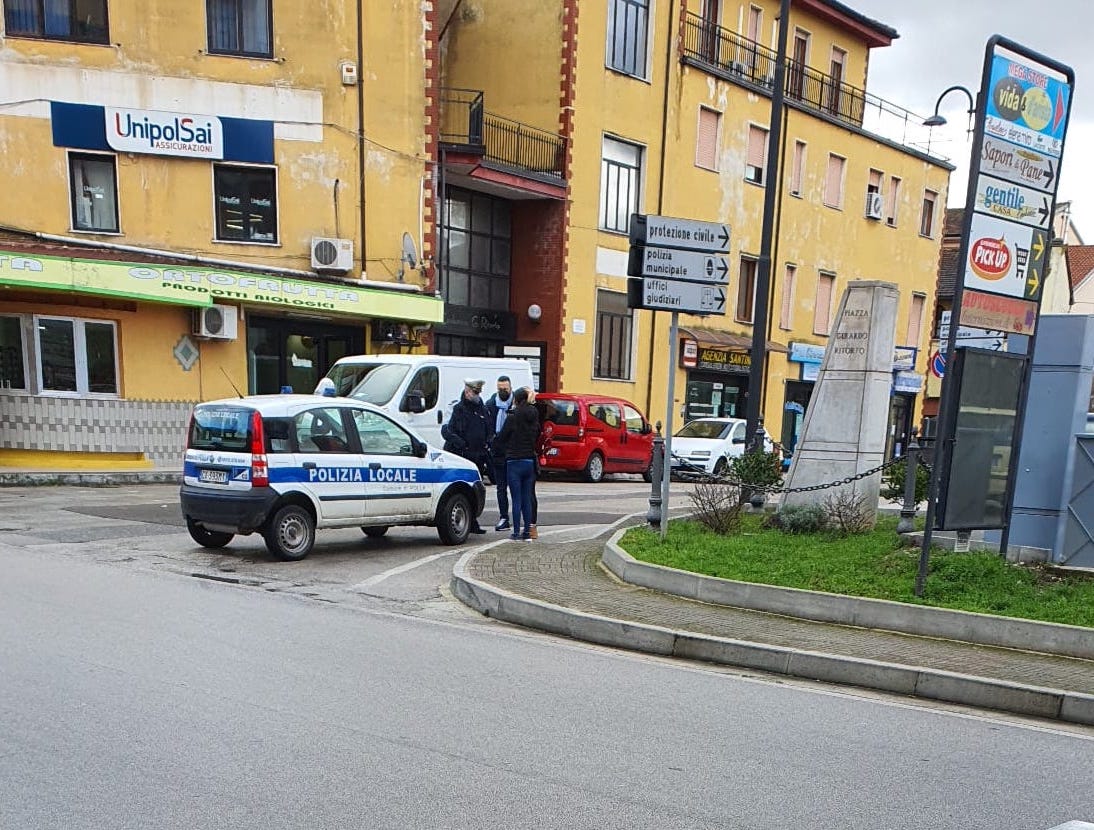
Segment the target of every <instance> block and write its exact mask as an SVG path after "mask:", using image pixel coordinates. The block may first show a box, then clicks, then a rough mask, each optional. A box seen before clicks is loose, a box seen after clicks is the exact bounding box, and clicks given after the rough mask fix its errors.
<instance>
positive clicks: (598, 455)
mask: <svg viewBox="0 0 1094 830" xmlns="http://www.w3.org/2000/svg"><path fill="white" fill-rule="evenodd" d="M536 406H537V407H538V408H539V409H540V412H541V413H542V415H543V417H545V418H546V419H547V420H548V421H550V422H551V423H552V425H553V426H554V433H553V434H552V436H551V448H550V450H548V452H547V455H546V461H545V462H544V464H543V469H544V470H546V471H548V472H562V471H567V472H582V473H584V474H585V478H586V480H588V481H593V482H596V481H600V480H601V479H603V478H604V474H605V473H641V474H642V477H643V478H645V479H646V481H649V480H650V467H651V462H652V458H653V428H652V427H651V426H650V424H649V421H647V420H646V418H645V416H643V415H642V413H641V412H639V411H638V407H636V406H635V405H634V404H632V403H630V402H629V401H625V400H623V399H622V398H612V397H608V396H604V395H564V394H561V393H556V392H544V393H542V394H538V395H536Z"/></svg>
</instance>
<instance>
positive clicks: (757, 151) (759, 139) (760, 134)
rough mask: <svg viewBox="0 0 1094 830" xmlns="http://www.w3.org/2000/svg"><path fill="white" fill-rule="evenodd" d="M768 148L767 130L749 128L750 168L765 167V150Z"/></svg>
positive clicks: (748, 162)
mask: <svg viewBox="0 0 1094 830" xmlns="http://www.w3.org/2000/svg"><path fill="white" fill-rule="evenodd" d="M766 146H767V130H765V129H762V128H760V127H752V126H750V127H749V128H748V161H747V164H748V166H749V167H759V168H761V169H763V166H764V149H765V148H766Z"/></svg>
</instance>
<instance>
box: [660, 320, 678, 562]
mask: <svg viewBox="0 0 1094 830" xmlns="http://www.w3.org/2000/svg"><path fill="white" fill-rule="evenodd" d="M679 340H680V315H679V314H677V313H676V312H675V311H674V312H672V322H671V323H670V324H669V391H668V403H667V404H666V405H665V463H664V464H663V465H662V466H663V468H664V469H663V470H662V472H661V539H662V540H664V538H665V536H667V535H668V532H669V481H670V479H671V478H672V410H673V409H674V408H675V406H676V404H675V402H674V399H675V397H676V351H677V349H679V348H680V343H679Z"/></svg>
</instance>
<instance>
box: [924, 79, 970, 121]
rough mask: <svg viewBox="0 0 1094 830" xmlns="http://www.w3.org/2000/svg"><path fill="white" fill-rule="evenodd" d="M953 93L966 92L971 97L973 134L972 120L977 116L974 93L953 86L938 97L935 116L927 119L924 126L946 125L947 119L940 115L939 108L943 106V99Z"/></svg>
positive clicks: (935, 104)
mask: <svg viewBox="0 0 1094 830" xmlns="http://www.w3.org/2000/svg"><path fill="white" fill-rule="evenodd" d="M951 92H964V93H965V94H966V95H967V96H968V97H969V132H972V119H973V116H974V115H976V101H975V100H974V99H973V97H972V93H971V92H969V91H968V90H967V89H966V88H965V87H963V86H951V87H949V88H948V89H946V90H945V91H943V93H942V94H941V95H939V96H938V100H937V101H935V102H934V115H932V116H931V117H930V118H928V119H926V120H925V121H924V122H923V126H924V127H941V126H942V125H943V124H945V123H946V119H945V117H944V116H942V115H939V113H938V108H939V106H941V105H942V99H943V98H945V97H946V96H947V95H949V94H950V93H951Z"/></svg>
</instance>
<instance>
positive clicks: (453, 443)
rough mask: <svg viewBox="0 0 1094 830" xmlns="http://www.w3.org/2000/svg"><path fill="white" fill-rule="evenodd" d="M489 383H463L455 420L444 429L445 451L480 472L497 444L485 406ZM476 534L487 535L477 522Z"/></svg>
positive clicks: (474, 524)
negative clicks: (464, 459) (463, 460)
mask: <svg viewBox="0 0 1094 830" xmlns="http://www.w3.org/2000/svg"><path fill="white" fill-rule="evenodd" d="M485 385H486V382H485V381H482V380H476V379H474V378H467V379H466V380H464V382H463V395H462V396H461V397H460V400H459V402H458V403H457V404H456V405H455V406H454V407H452V417H451V418H450V419H449V420H448V423H447V424H445V425H444V426H443V427H441V436H442V437H443V438H444V449H445V451H446V452H452V453H455V454H456V455H462V456H463V457H464V458H466V459H467V460H468V461H471V462H472V463H474V464H475V465H476V466H477V467H478V468H479V470H480V471H483V470H487V469H488V465H489V464H490V444H491V442H492V441H493V440H494V424H493V422H492V419H491V418H490V416H489V414H488V413H487V411H486V404H484V403H483V402H482V387H483V386H485ZM471 532H472V533H486V531H485V530H483V529H482V527H480V526H479V520H478V519H477V518H476V519H475V520H474V523H473V524H472V525H471Z"/></svg>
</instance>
